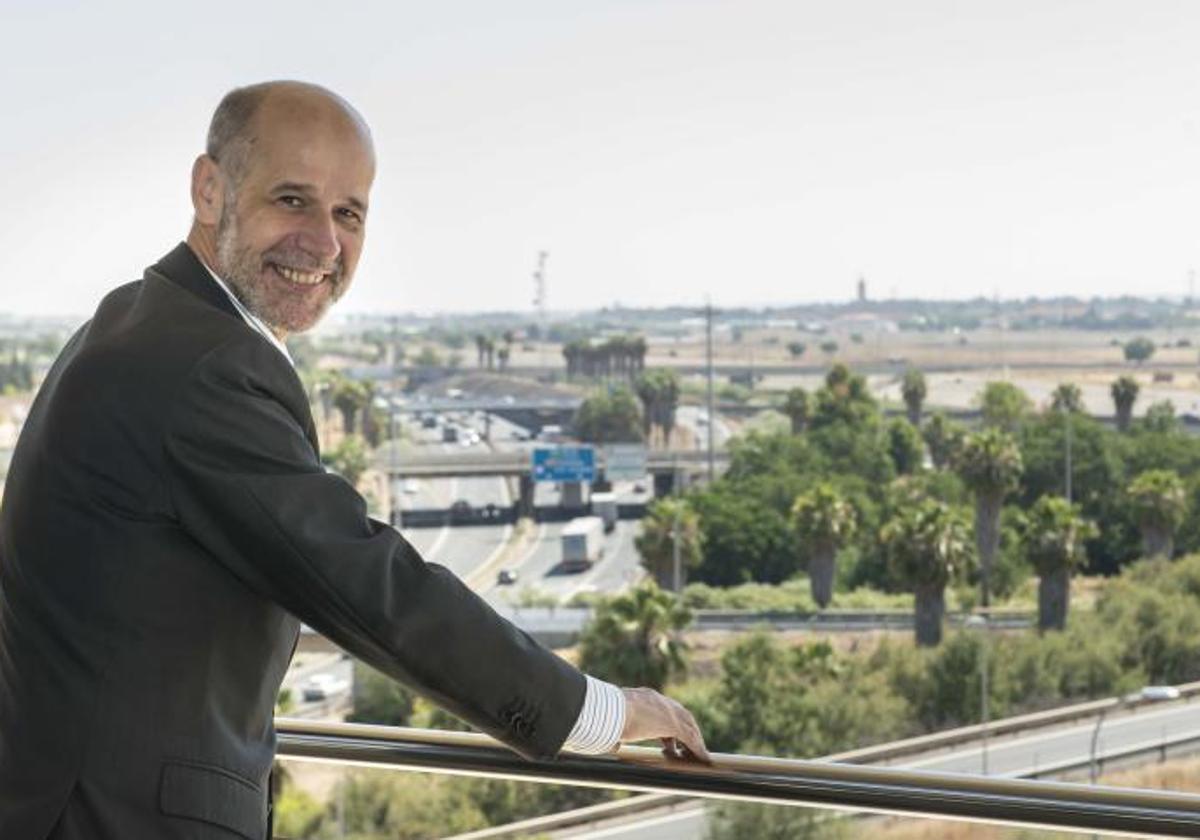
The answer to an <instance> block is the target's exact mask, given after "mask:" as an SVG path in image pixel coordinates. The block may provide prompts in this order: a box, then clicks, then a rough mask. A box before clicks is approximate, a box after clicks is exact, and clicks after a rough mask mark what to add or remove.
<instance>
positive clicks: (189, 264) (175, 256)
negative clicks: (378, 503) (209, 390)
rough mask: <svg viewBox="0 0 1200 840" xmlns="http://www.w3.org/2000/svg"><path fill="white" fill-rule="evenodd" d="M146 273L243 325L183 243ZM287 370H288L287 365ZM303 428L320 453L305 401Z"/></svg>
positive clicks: (200, 264) (315, 449) (238, 314)
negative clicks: (188, 293)
mask: <svg viewBox="0 0 1200 840" xmlns="http://www.w3.org/2000/svg"><path fill="white" fill-rule="evenodd" d="M149 271H152V272H154V273H155V274H157V275H159V276H161V277H165V278H166V279H167V280H170V281H171V282H172V283H174V284H175V285H176V286H180V287H182V288H184V289H186V290H187V291H189V292H191V293H192V294H194V295H195V296H196V297H198V298H200V299H201V300H203V301H205V302H206V303H209V304H211V305H212V306H215V307H216V308H217V309H220V310H221V311H222V312H224V313H226V314H227V315H231V316H233V317H234V318H237V319H238V321H240V322H241V323H243V324H244V323H245V319H244V318H242V313H240V312H238V311H237V307H235V306H234V305H233V302H232V301H230V300H229V295H227V294H225V290H224V289H222V288H221V287H220V286H218V285H217V283H216V281H215V280H213V279H212V275H211V274H209V271H208V269H207V268H205V267H204V263H202V262H200V258H199V257H197V256H196V254H195V252H194V251H193V250H192V249H191V247H189V246H188V244H187V243H186V242H180V243H179V244H178V245H177V246H176V247H175V249H174V250H172V251H171V252H170V253H169V254H167V255H166V256H165V257H163V258H162V259H161V260H159V261H158V262H157V263H155V264H154V265H152V266H151V267H150V269H149ZM246 329H251V327H250V325H249V324H246ZM289 367H291V366H290V365H289ZM293 375H294V376H295V381H296V386H297V387H298V388H299V389H300V392H301V393H303V392H304V386H303V384H301V382H300V378H299V376H298V375H296V374H295V371H294V370H293ZM303 426H304V435H305V437H307V438H308V441H309V443H311V444H312V448H313V451H314V452H317V453H320V451H321V446H320V443H319V441H318V438H317V428H316V424H315V423H314V422H313V418H312V414H311V412H310V411H309V410H308V403H307V401H305V403H304V417H303Z"/></svg>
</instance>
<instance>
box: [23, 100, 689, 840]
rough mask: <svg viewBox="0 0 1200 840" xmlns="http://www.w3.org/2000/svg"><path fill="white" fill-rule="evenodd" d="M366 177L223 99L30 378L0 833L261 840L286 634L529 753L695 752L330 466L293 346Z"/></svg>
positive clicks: (312, 131) (358, 160)
mask: <svg viewBox="0 0 1200 840" xmlns="http://www.w3.org/2000/svg"><path fill="white" fill-rule="evenodd" d="M374 171H375V158H374V150H373V146H372V142H371V137H370V133H369V131H368V129H367V127H366V124H365V123H364V122H363V120H362V118H361V117H360V116H359V115H358V114H357V112H355V111H354V109H353V108H351V107H350V106H349V105H348V104H347V103H346V102H344V101H343V100H342V99H340V98H339V97H337V96H336V95H334V94H332V93H330V92H328V91H326V90H323V89H321V88H318V87H315V86H312V85H304V84H299V83H293V82H289V83H279V82H276V83H268V84H264V85H257V86H253V87H250V88H243V89H240V90H237V91H234V92H232V93H231V94H229V95H228V96H227V97H226V98H225V99H224V100H223V101H222V103H221V105H220V106H219V107H218V109H217V112H216V114H215V115H214V117H213V122H212V125H211V127H210V131H209V140H208V147H207V152H206V154H204V155H201V157H200V158H199V159H198V160H197V161H196V163H195V166H194V167H193V170H192V201H193V206H194V209H195V219H194V222H193V225H192V229H191V232H190V233H189V235H188V238H187V242H186V244H181V245H180V246H179V247H177V248H176V249H175V250H174V251H172V252H171V253H170V254H168V255H167V256H166V257H164V258H163V259H162V260H161V261H159V263H157V264H156V265H155V266H152V267H151V268H149V269H147V271H146V273H145V276H144V277H143V279H141V280H139V281H136V282H133V283H130V284H127V285H125V286H122V287H120V288H118V289H116V290H114V291H113V292H111V293H110V294H109V295H108V296H107V297H105V299H104V300H103V301H102V302H101V304H100V306H99V308H98V309H97V310H96V313H95V315H94V316H93V318H92V319H91V320H90V321H89V322H88V323H87V324H85V325H84V326H83V327H82V328H81V329H80V331H79V332H78V333H76V335H75V336H74V337H73V338H72V339H71V340H70V342H69V343H68V344H67V346H66V348H65V349H64V350H63V353H62V355H61V356H60V357H59V359H58V360H57V362H56V363H55V365H54V367H53V368H52V370H51V371H50V374H49V375H48V377H47V379H46V381H45V382H44V383H43V385H42V387H41V389H40V391H39V394H38V397H37V399H36V401H35V403H34V406H33V408H32V410H31V412H30V416H29V418H28V421H27V423H26V426H25V429H24V431H23V433H22V436H21V440H20V442H19V443H18V446H17V451H16V453H15V455H14V458H13V462H12V466H11V469H10V475H9V481H8V488H7V494H6V497H5V499H4V503H3V508H2V509H0V837H2V838H4V840H25V838H45V837H52V838H57V840H68V838H70V839H71V840H73V839H74V838H89V839H90V840H96V838H102V839H103V840H131V838H132V839H134V840H136V838H155V840H167V839H168V838H189V839H194V838H214V840H215V838H230V837H245V838H251V840H258V838H262V837H264V836H266V835H267V834H268V832H269V807H268V803H267V788H268V785H267V777H268V773H269V768H270V764H271V760H272V757H273V754H274V740H275V736H274V730H273V728H272V710H273V705H274V701H275V697H276V695H277V693H278V689H279V685H280V681H281V680H282V678H283V675H284V672H285V670H286V668H287V663H288V661H289V659H290V657H291V654H292V651H293V650H294V646H295V642H296V638H297V633H298V628H299V622H298V619H299V620H302V621H305V622H307V623H308V624H310V625H312V626H313V627H314V628H316V629H317V630H319V631H320V632H322V633H324V634H325V635H327V636H328V637H329V638H331V639H333V640H334V641H335V642H337V643H339V644H340V645H342V646H343V647H344V648H346V649H347V650H349V651H351V652H353V653H354V654H356V655H357V656H358V657H360V658H361V659H363V660H365V661H366V662H368V663H370V664H371V665H373V666H375V667H376V668H379V669H380V670H382V671H384V672H385V673H388V674H390V675H391V676H393V677H395V678H397V679H400V680H403V681H405V682H407V683H408V684H410V685H412V686H414V687H416V688H417V689H418V690H420V691H422V692H423V693H425V694H426V695H428V696H429V697H431V698H432V699H433V700H435V701H436V702H438V703H439V704H441V705H442V706H444V707H446V708H447V709H449V710H451V711H453V712H454V713H456V714H457V715H459V716H460V717H462V718H463V719H465V720H467V721H468V722H470V723H472V724H473V725H474V726H476V727H477V728H479V729H481V730H482V731H484V732H487V733H489V734H491V735H493V736H495V737H497V738H499V739H500V740H502V741H504V742H505V743H506V744H508V745H509V746H511V747H512V748H513V749H514V750H517V751H518V752H520V753H522V754H523V755H525V756H528V757H537V758H549V757H552V756H554V755H555V754H556V753H557V752H558V751H559V749H560V748H562V747H563V746H564V744H565V745H566V746H567V747H568V748H572V749H575V750H578V751H583V752H601V751H606V750H609V749H611V748H612V747H613V746H614V745H615V743H616V742H617V741H618V740H623V741H630V740H641V739H645V738H655V737H657V738H661V739H663V743H664V747H665V748H666V749H667V750H668V751H669V752H670V753H672V754H676V753H677V754H679V755H688V756H695V757H697V758H700V759H707V754H706V752H705V748H704V742H703V739H702V738H701V736H700V733H699V731H698V730H697V728H696V725H695V722H694V721H693V720H692V717H691V715H689V714H688V713H687V712H686V711H685V710H684V709H683V708H682V707H680V706H679V705H678V704H676V703H674V702H673V701H670V700H668V699H666V698H664V697H662V696H661V695H659V694H657V693H656V692H652V691H649V690H645V689H624V690H621V689H617V688H615V687H613V686H609V685H607V684H604V683H601V682H599V681H596V680H592V679H591V678H585V677H584V676H583V675H581V674H580V673H579V672H578V671H576V670H575V669H574V668H572V667H571V666H570V665H568V664H567V663H565V662H564V661H562V660H561V659H559V658H558V657H557V656H555V655H553V654H552V653H549V652H547V651H545V650H544V649H542V648H541V647H539V646H538V645H537V644H536V643H534V642H533V641H532V640H531V639H530V638H529V637H527V636H526V635H525V634H523V633H521V632H520V631H519V630H517V629H515V628H514V627H512V626H511V625H509V624H508V623H506V622H505V621H503V620H502V619H500V618H499V617H498V616H496V615H495V613H494V612H492V610H491V609H490V608H488V606H487V605H486V604H485V603H484V602H483V601H481V600H480V599H479V598H477V597H476V596H475V595H474V594H472V593H471V592H470V591H469V590H467V589H466V588H465V587H464V586H463V585H462V584H461V583H460V582H459V581H458V580H457V578H455V577H454V576H453V575H452V574H450V573H449V572H447V571H446V570H445V569H443V568H441V567H439V566H435V565H433V564H426V563H424V562H423V561H422V560H421V558H420V557H419V556H418V555H417V553H416V552H415V551H414V550H413V549H412V547H411V546H409V545H408V543H407V542H405V540H404V539H403V538H402V537H401V536H400V535H399V534H398V533H397V532H395V531H394V530H392V529H391V528H389V527H387V526H385V525H382V524H381V523H378V522H375V521H373V520H370V519H368V517H367V515H366V510H365V505H364V503H363V501H362V499H361V498H360V497H359V496H358V494H357V493H356V492H355V491H354V489H353V488H352V487H351V486H350V485H348V484H347V483H346V482H345V481H343V480H342V479H340V478H338V477H337V476H333V475H330V474H327V473H326V472H325V471H324V470H323V469H322V467H321V463H320V459H319V457H318V453H317V441H316V436H315V433H314V427H313V422H312V418H311V416H310V413H309V410H308V404H307V400H306V398H305V394H304V391H303V389H302V387H301V385H300V381H299V379H298V378H297V376H296V373H295V371H294V369H293V367H292V365H291V363H290V359H289V358H288V356H287V350H286V348H285V347H284V345H283V343H282V341H283V339H284V338H285V337H286V336H287V335H289V334H291V333H295V332H300V331H303V330H305V329H308V328H309V327H311V326H312V325H313V324H315V323H316V322H317V321H318V319H319V318H320V317H321V315H322V314H323V313H324V312H325V311H326V310H327V309H328V308H329V306H330V305H331V304H332V303H333V302H334V301H336V300H337V299H338V298H339V297H341V295H342V294H343V293H344V292H345V291H346V289H347V288H348V286H349V284H350V281H351V279H352V277H353V274H354V269H355V267H356V265H357V263H358V257H359V254H360V252H361V249H362V245H363V236H364V231H365V226H366V219H367V212H368V204H369V202H368V198H369V193H370V188H371V182H372V179H373V177H374Z"/></svg>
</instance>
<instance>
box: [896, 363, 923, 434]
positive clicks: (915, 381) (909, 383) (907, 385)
mask: <svg viewBox="0 0 1200 840" xmlns="http://www.w3.org/2000/svg"><path fill="white" fill-rule="evenodd" d="M927 393H928V388H927V386H926V385H925V374H923V373H921V371H919V370H917V369H916V368H909V369H908V370H907V371H905V373H904V381H903V382H901V383H900V394H901V396H903V397H904V405H905V406H907V407H908V422H910V423H912V424H913V425H914V426H916V427H917V428H920V426H921V406H922V405H924V404H925V396H926V394H927Z"/></svg>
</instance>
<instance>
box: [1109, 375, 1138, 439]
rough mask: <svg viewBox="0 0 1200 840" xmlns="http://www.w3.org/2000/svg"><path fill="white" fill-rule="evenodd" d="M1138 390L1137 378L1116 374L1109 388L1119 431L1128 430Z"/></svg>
mask: <svg viewBox="0 0 1200 840" xmlns="http://www.w3.org/2000/svg"><path fill="white" fill-rule="evenodd" d="M1139 390H1140V388H1139V387H1138V383H1137V380H1136V379H1134V378H1133V377H1132V376H1128V375H1126V376H1118V377H1117V378H1116V379H1115V380H1113V384H1112V386H1111V387H1110V388H1109V391H1110V392H1111V393H1112V400H1113V407H1114V408H1116V411H1117V429H1118V430H1119V431H1122V432H1127V431H1129V423H1130V420H1132V418H1133V404H1134V403H1135V402H1137V398H1138V391H1139Z"/></svg>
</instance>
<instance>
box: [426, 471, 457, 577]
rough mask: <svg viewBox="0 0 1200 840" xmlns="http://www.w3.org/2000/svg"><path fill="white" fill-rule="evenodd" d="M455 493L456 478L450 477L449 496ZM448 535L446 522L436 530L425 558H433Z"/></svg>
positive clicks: (448, 524) (448, 530) (448, 527)
mask: <svg viewBox="0 0 1200 840" xmlns="http://www.w3.org/2000/svg"><path fill="white" fill-rule="evenodd" d="M457 494H458V478H452V479H450V496H451V497H453V496H455V495H457ZM449 536H450V523H449V522H447V523H446V524H445V525H443V526H442V530H440V531H438V535H437V538H436V539H434V541H433V544H432V545H431V546H429V551H427V552H426V553H425V559H426V560H433V559H434V558H435V557H437V554H438V552H439V551H441V550H442V546H443V545H445V544H446V539H447V538H448V537H449Z"/></svg>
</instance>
